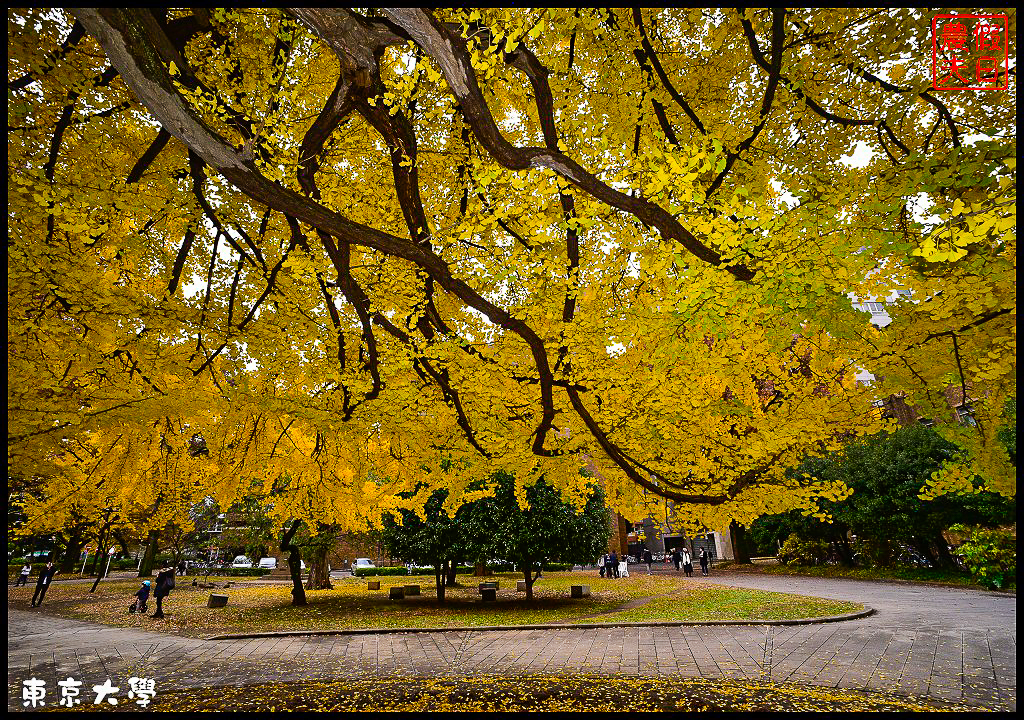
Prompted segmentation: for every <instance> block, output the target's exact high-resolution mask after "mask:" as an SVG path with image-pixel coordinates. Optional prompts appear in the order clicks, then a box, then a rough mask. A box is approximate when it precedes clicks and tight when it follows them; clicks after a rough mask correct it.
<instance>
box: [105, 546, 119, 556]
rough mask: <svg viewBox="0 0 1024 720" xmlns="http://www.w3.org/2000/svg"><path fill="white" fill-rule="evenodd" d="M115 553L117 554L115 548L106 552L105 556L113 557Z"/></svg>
mask: <svg viewBox="0 0 1024 720" xmlns="http://www.w3.org/2000/svg"><path fill="white" fill-rule="evenodd" d="M116 552H117V548H116V547H112V548H110V549H109V550H107V555H113V554H114V553H116Z"/></svg>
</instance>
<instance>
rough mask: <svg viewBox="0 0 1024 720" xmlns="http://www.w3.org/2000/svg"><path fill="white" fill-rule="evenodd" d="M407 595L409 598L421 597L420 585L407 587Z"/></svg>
mask: <svg viewBox="0 0 1024 720" xmlns="http://www.w3.org/2000/svg"><path fill="white" fill-rule="evenodd" d="M405 594H406V597H408V596H409V595H419V594H420V586H419V585H406V586H405Z"/></svg>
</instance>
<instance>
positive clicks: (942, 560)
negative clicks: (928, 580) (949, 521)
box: [932, 533, 956, 568]
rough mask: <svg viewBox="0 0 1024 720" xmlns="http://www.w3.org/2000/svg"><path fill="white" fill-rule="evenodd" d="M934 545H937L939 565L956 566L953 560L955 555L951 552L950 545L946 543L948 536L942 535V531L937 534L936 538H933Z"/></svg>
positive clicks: (936, 557)
mask: <svg viewBox="0 0 1024 720" xmlns="http://www.w3.org/2000/svg"><path fill="white" fill-rule="evenodd" d="M932 545H933V546H934V547H935V559H936V561H937V563H936V566H937V567H942V568H952V567H956V563H955V562H954V561H953V556H952V555H951V554H950V552H949V546H948V545H947V544H946V538H944V537H942V533H937V534H936V536H935V539H934V540H932Z"/></svg>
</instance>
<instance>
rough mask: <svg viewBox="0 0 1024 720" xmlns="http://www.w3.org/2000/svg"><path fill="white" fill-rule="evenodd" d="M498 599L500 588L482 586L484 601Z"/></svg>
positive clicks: (481, 595)
mask: <svg viewBox="0 0 1024 720" xmlns="http://www.w3.org/2000/svg"><path fill="white" fill-rule="evenodd" d="M497 599H498V589H497V588H492V587H482V588H480V600H482V601H483V602H487V601H489V600H497Z"/></svg>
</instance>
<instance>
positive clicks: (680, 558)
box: [598, 547, 711, 578]
mask: <svg viewBox="0 0 1024 720" xmlns="http://www.w3.org/2000/svg"><path fill="white" fill-rule="evenodd" d="M639 559H640V560H641V561H642V562H643V563H644V565H646V566H647V574H648V575H650V574H651V566H652V565H653V563H654V556H653V555H652V554H651V551H650V550H648V549H647V548H644V549H643V550H642V551H641V552H640V558H639ZM672 563H673V564H674V565H675V567H676V570H677V571H678V570H679V569H682V570H683V572H685V573H686V577H693V559H692V558H691V557H690V551H689V549H688V548H686V547H682V548H674V549H673V550H672ZM697 563H698V564H699V565H700V574H701V575H704V576H708V575H710V574H711V573H710V572H709V568H710V566H711V555H710V554H709V553H708V551H707V548H700V549H699V550H698V551H697ZM623 564H624V563H623ZM598 567H599V569H600V572H601V577H609V578H617V577H622V570H621V569H620V567H619V556H618V554H617V553H616V552H615V551H614V550H613V551H612V552H610V553H607V554H606V555H603V556H602V557H601V560H600V562H599V563H598ZM626 577H629V575H628V571H627V574H626Z"/></svg>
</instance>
